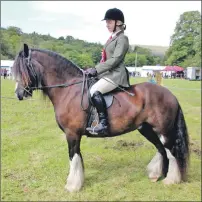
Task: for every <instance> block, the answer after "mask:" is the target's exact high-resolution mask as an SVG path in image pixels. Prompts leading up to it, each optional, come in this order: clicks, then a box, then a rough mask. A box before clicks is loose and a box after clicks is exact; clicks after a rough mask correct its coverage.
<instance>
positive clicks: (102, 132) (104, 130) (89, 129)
mask: <svg viewBox="0 0 202 202" xmlns="http://www.w3.org/2000/svg"><path fill="white" fill-rule="evenodd" d="M99 124H100V123H99ZM99 124H98V125H99ZM98 125H96V126H94V127H90V128H86V130H87V131H88V132H89V133H91V134H95V135H106V134H108V127H107V126H106V127H104V128H103V129H102V130H100V131H97V132H95V130H96V129H97V127H98Z"/></svg>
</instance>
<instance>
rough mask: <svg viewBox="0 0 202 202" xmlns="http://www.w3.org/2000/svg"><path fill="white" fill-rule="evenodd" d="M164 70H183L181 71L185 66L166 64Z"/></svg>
mask: <svg viewBox="0 0 202 202" xmlns="http://www.w3.org/2000/svg"><path fill="white" fill-rule="evenodd" d="M163 71H174V72H181V71H184V68H182V67H179V66H166V67H165V69H164V70H163Z"/></svg>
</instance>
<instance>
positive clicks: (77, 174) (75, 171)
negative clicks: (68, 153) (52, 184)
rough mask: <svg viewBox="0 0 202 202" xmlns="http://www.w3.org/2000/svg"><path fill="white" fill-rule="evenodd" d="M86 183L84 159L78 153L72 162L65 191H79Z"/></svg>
mask: <svg viewBox="0 0 202 202" xmlns="http://www.w3.org/2000/svg"><path fill="white" fill-rule="evenodd" d="M83 183H84V169H83V165H82V159H81V157H80V155H78V154H77V153H76V154H75V155H74V156H73V158H72V160H71V161H70V172H69V176H68V178H67V184H66V185H65V189H66V190H68V191H69V192H74V191H79V190H80V189H81V188H82V186H83Z"/></svg>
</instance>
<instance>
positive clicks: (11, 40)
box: [1, 26, 162, 68]
mask: <svg viewBox="0 0 202 202" xmlns="http://www.w3.org/2000/svg"><path fill="white" fill-rule="evenodd" d="M1 33H2V46H1V59H2V60H3V59H4V60H5V59H11V60H14V58H15V56H16V54H17V53H18V52H19V50H20V49H21V48H22V47H23V43H27V44H28V45H29V46H30V47H32V48H41V49H48V50H51V51H54V52H57V53H59V54H61V55H62V56H64V57H66V58H67V59H69V60H71V61H73V62H74V63H75V64H77V65H79V66H80V67H81V68H85V67H93V66H94V65H95V64H97V63H98V62H99V61H100V59H101V50H102V48H103V45H102V44H98V43H89V42H86V41H83V40H79V39H75V38H74V37H73V36H66V37H62V36H61V37H59V38H58V39H56V38H54V37H52V36H50V35H41V34H38V33H36V32H33V33H31V34H27V33H23V32H22V30H21V29H20V28H18V27H13V26H11V27H8V28H7V29H3V28H1ZM136 51H138V58H137V62H136V65H137V66H143V65H156V64H159V63H160V62H162V59H161V58H160V57H158V56H153V55H152V52H151V50H149V49H146V48H141V47H138V46H136V47H135V49H134V48H132V46H131V47H130V48H129V51H128V53H127V55H126V58H125V64H126V66H135V59H136V53H135V52H136Z"/></svg>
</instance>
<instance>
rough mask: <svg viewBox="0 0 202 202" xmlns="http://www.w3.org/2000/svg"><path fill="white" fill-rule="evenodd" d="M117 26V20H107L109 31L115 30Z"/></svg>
mask: <svg viewBox="0 0 202 202" xmlns="http://www.w3.org/2000/svg"><path fill="white" fill-rule="evenodd" d="M114 26H115V20H106V27H107V29H108V30H109V32H113V30H114Z"/></svg>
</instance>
